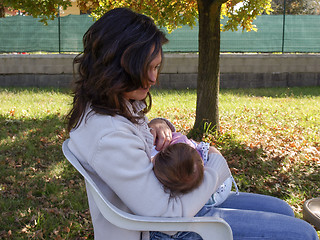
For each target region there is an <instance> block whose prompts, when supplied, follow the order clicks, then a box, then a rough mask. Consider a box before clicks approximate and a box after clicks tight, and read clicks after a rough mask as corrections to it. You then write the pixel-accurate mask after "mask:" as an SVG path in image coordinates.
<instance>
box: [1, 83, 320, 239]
mask: <svg viewBox="0 0 320 240" xmlns="http://www.w3.org/2000/svg"><path fill="white" fill-rule="evenodd" d="M0 101H1V104H0V124H1V126H2V127H1V130H0V137H1V138H0V152H1V154H0V179H1V181H0V191H1V198H0V210H1V218H0V225H1V226H2V227H1V230H0V238H9V239H10V238H11V239H93V229H92V225H91V220H90V215H89V211H88V204H87V199H86V195H85V186H84V182H83V180H82V179H81V177H80V176H79V174H78V173H77V172H76V171H75V170H74V169H73V168H72V167H71V166H70V164H68V162H67V161H66V160H65V159H64V157H63V155H62V152H61V144H62V142H63V141H64V140H65V139H66V138H67V137H68V135H67V133H66V131H65V123H64V117H65V115H66V113H67V112H68V110H69V107H70V103H71V101H72V98H71V96H70V93H69V91H67V90H59V89H30V88H29V89H21V88H20V89H18V88H10V89H4V88H0ZM153 103H154V104H153V108H152V111H151V112H150V113H148V117H149V118H153V117H166V118H168V119H169V120H170V121H171V122H173V123H174V124H175V126H176V128H177V130H178V131H182V132H183V133H187V132H188V131H189V130H190V128H191V127H192V124H193V121H194V117H195V103H196V91H194V90H189V91H160V90H158V91H153ZM219 105H220V129H219V133H220V134H219V136H218V137H216V136H215V135H214V134H212V133H211V132H207V134H205V135H204V136H203V140H206V141H210V142H211V144H213V145H215V146H216V147H217V148H218V149H220V151H221V152H222V153H223V155H224V156H225V157H226V158H227V160H228V162H229V166H230V168H231V170H232V173H233V175H234V178H235V179H236V181H237V183H238V186H239V188H240V190H241V191H246V192H255V193H263V194H268V195H272V196H277V197H280V198H282V199H284V200H285V201H287V202H288V203H289V204H290V205H291V206H292V207H293V209H294V211H295V213H296V216H297V217H299V218H302V205H303V202H304V201H305V200H306V199H309V198H312V197H319V195H320V188H319V181H320V175H319V168H320V126H319V122H320V111H319V105H320V87H312V88H268V89H240V90H221V93H220V104H219ZM208 111H209V109H208Z"/></svg>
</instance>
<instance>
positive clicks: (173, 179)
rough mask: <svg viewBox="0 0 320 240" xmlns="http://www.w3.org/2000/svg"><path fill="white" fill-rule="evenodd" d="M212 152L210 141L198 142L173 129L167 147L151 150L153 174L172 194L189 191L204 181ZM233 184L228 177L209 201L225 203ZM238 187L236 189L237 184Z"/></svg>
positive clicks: (218, 203)
mask: <svg viewBox="0 0 320 240" xmlns="http://www.w3.org/2000/svg"><path fill="white" fill-rule="evenodd" d="M209 152H210V145H209V143H205V142H201V143H199V144H197V143H196V142H194V141H193V140H190V139H188V138H187V137H186V136H184V135H183V134H181V133H178V132H173V133H172V141H171V143H170V145H169V146H168V147H167V148H165V149H163V150H162V151H160V152H158V151H156V150H155V148H153V150H152V153H151V155H152V162H153V170H154V174H155V175H156V177H157V178H158V180H159V181H160V182H161V183H162V184H163V187H164V190H165V191H166V192H169V193H170V195H171V196H172V197H175V196H178V195H179V194H185V193H188V192H190V191H192V190H193V189H195V188H197V187H198V186H199V185H200V184H201V182H202V181H203V174H204V166H205V164H206V162H207V160H208V153H209ZM232 183H234V184H235V182H234V180H233V178H232V177H230V178H228V179H227V180H226V181H225V182H224V183H223V184H222V185H221V186H220V187H219V189H218V190H217V192H215V193H214V194H213V195H212V196H211V198H210V199H209V201H208V202H207V204H212V205H214V206H218V205H220V204H221V203H222V202H224V201H225V199H226V198H227V197H228V195H229V193H230V191H231V188H232ZM235 187H236V189H237V186H236V184H235ZM237 192H238V189H237Z"/></svg>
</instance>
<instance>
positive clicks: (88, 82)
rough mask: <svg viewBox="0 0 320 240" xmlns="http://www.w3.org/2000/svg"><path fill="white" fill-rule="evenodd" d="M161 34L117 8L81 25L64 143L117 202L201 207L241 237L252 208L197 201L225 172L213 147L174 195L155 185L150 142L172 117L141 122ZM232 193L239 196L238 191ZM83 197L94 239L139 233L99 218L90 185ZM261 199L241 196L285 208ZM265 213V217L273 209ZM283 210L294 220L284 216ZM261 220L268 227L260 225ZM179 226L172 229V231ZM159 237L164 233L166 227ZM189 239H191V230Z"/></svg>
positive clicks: (137, 210) (138, 208)
mask: <svg viewBox="0 0 320 240" xmlns="http://www.w3.org/2000/svg"><path fill="white" fill-rule="evenodd" d="M166 42H167V39H166V38H165V36H164V34H163V33H162V32H161V31H159V30H158V28H157V27H156V26H155V24H154V23H153V21H152V20H151V19H150V18H148V17H146V16H144V15H141V14H137V13H134V12H132V11H130V10H128V9H125V8H120V9H114V10H111V11H109V12H107V13H106V14H105V15H104V16H103V17H101V18H100V19H99V20H98V21H97V22H95V23H94V24H93V25H92V26H91V27H90V28H89V30H88V31H87V32H86V34H85V35H84V38H83V43H84V52H83V53H82V54H80V55H79V56H77V57H76V58H75V61H74V63H75V64H79V65H78V72H79V79H78V80H77V81H76V83H75V91H74V101H73V107H72V109H71V111H70V113H69V115H68V117H69V123H68V129H69V131H70V141H69V148H70V150H71V151H72V152H73V153H74V154H75V155H76V156H77V158H78V159H80V161H81V163H82V164H83V166H84V167H85V168H86V170H87V171H88V172H89V173H90V175H91V177H92V178H93V179H94V181H95V183H96V185H97V186H98V187H99V189H100V190H101V191H102V193H103V194H104V195H105V196H106V197H107V198H108V199H109V200H110V201H111V202H112V203H113V204H114V205H116V206H117V207H118V208H120V209H122V210H124V211H127V212H131V213H134V214H138V215H144V216H163V217H177V216H194V215H196V214H197V212H199V210H200V209H201V211H200V212H199V213H198V215H199V214H208V215H219V216H222V217H223V218H224V219H226V221H227V222H228V223H229V224H230V225H231V227H232V229H233V230H234V234H235V235H234V236H235V239H237V238H238V239H241V237H242V236H244V237H245V236H246V233H243V232H242V231H241V225H243V219H245V221H246V223H245V225H248V222H249V223H250V221H251V216H255V215H259V213H258V212H254V213H253V214H250V213H243V214H241V212H240V211H236V213H235V214H234V218H233V217H232V216H233V215H232V216H231V215H230V214H228V213H225V214H224V213H223V212H222V213H221V214H220V212H217V213H216V212H212V209H211V208H207V207H204V208H202V207H203V206H204V204H205V203H206V202H207V200H208V199H209V197H210V196H211V194H213V193H214V192H215V191H216V190H217V189H218V187H219V186H220V185H221V184H222V183H223V182H224V181H225V180H226V179H227V178H228V177H230V171H229V169H228V166H227V164H226V161H225V159H224V158H223V157H222V156H221V155H220V154H217V153H211V154H209V161H208V163H207V166H206V168H205V171H204V180H203V182H202V183H201V185H200V186H199V187H198V188H197V189H195V190H193V191H192V192H190V193H187V194H184V195H182V196H179V197H176V198H171V197H170V194H169V193H166V192H165V191H163V188H162V185H161V183H160V182H159V181H158V180H157V178H156V177H155V175H154V173H153V171H152V167H153V166H152V163H151V161H150V151H151V148H152V146H153V145H154V144H155V145H156V148H157V150H161V149H162V148H165V147H166V146H167V145H168V144H169V143H170V140H171V138H172V131H174V127H173V126H172V124H171V123H170V122H168V121H166V120H164V119H154V120H152V121H151V122H148V120H147V118H146V117H145V113H146V112H147V111H148V110H150V108H151V95H150V93H149V90H150V87H151V86H153V85H154V84H155V83H156V81H157V78H158V74H159V69H160V67H161V63H162V55H163V54H162V45H163V44H165V43H166ZM153 139H155V141H153ZM243 196H245V197H246V196H247V195H246V194H243ZM250 196H251V195H250ZM238 197H239V199H242V198H243V197H241V194H240V195H239V196H237V198H238ZM251 198H252V199H256V198H255V197H251ZM88 199H89V207H90V213H91V217H92V222H93V226H94V234H95V239H106V238H107V239H116V240H118V239H126V240H128V239H140V237H141V234H140V232H135V231H128V230H124V229H120V228H118V227H116V226H114V225H112V224H110V223H109V222H108V221H106V220H105V219H104V218H103V216H102V215H101V213H100V212H99V210H98V209H97V206H96V203H95V202H94V200H93V199H92V196H91V195H90V193H88ZM232 199H233V197H229V198H228V199H227V200H226V201H225V202H224V204H225V206H227V207H230V206H231V207H234V208H240V207H243V201H239V202H238V205H236V204H235V205H234V201H232ZM258 199H259V200H260V199H261V198H258ZM263 199H264V198H263ZM269 201H270V203H268V202H267V203H266V206H261V205H259V206H250V203H252V204H253V203H254V202H253V201H251V202H250V201H249V200H248V202H245V203H248V205H249V206H248V208H256V209H259V207H260V208H261V209H262V210H264V209H267V210H269V209H268V206H271V209H270V211H274V212H284V214H287V215H293V213H292V210H291V209H290V207H289V206H287V205H286V204H285V203H284V202H283V201H281V200H279V199H274V198H271V197H270V199H269ZM254 204H256V203H254ZM229 205H230V206H229ZM232 205H234V206H232ZM241 211H242V210H241ZM268 214H269V217H270V218H271V220H273V218H275V219H278V216H279V215H280V214H276V217H274V216H273V214H272V213H268ZM281 216H282V215H281ZM283 216H284V215H283ZM284 217H287V218H290V220H292V221H294V220H296V219H295V218H293V217H291V216H290V217H289V216H284ZM261 218H262V217H261ZM253 219H254V221H255V220H256V219H255V218H253ZM262 220H263V221H262ZM262 220H261V221H259V222H253V224H254V225H255V226H254V227H253V226H252V225H251V230H252V232H253V233H251V234H253V236H255V235H254V234H255V233H256V231H253V230H256V229H257V226H256V225H257V224H261V225H262V224H266V225H267V227H268V226H269V225H268V224H270V225H272V222H271V220H269V222H271V223H269V222H268V221H267V220H266V219H263V218H262ZM289 222H290V221H289V220H288V221H286V223H288V224H289ZM303 223H304V222H303V221H299V223H297V224H296V225H292V226H293V227H292V228H296V227H297V226H299V227H301V229H302V231H307V232H308V233H309V232H311V230H310V229H312V228H311V227H310V229H309V228H308V227H306V226H304V227H303V226H302V225H303ZM249 225H250V224H249ZM290 226H291V225H290ZM262 227H263V229H265V230H268V229H267V228H266V226H262ZM270 228H271V227H270ZM291 230H292V231H293V230H294V229H291V228H289V227H288V231H287V232H288V235H290V233H291ZM157 234H158V233H157V232H153V233H151V237H152V236H153V237H157ZM159 234H160V233H159ZM161 234H162V233H161ZM179 234H180V233H178V234H177V235H175V236H176V237H179V236H180V235H179ZM186 234H187V235H188V234H193V233H186ZM259 234H260V233H259ZM306 234H307V233H306ZM306 234H304V235H303V236H305V235H306ZM257 236H258V235H257ZM259 236H260V235H259ZM275 236H276V235H275ZM160 237H161V238H163V239H165V238H166V237H167V235H163V236H160ZM189 239H193V235H191V238H189ZM273 239H277V238H273ZM278 239H283V238H278ZM295 239H298V238H295ZM300 239H302V238H300ZM303 239H315V238H303Z"/></svg>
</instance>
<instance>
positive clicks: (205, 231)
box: [86, 183, 233, 240]
mask: <svg viewBox="0 0 320 240" xmlns="http://www.w3.org/2000/svg"><path fill="white" fill-rule="evenodd" d="M86 185H87V189H88V190H89V191H90V193H91V194H92V197H93V198H94V200H95V203H96V204H97V207H98V208H99V210H100V212H101V213H102V215H103V216H104V217H105V218H106V219H108V221H109V222H111V223H112V224H114V225H116V226H118V227H120V228H124V229H127V230H133V231H160V232H177V231H188V232H196V233H198V234H199V235H200V236H201V237H202V238H203V240H209V239H210V240H213V239H216V240H229V239H230V240H232V239H233V237H232V230H231V228H230V226H229V224H228V223H227V222H226V221H224V220H223V219H222V218H215V217H174V218H165V217H147V216H139V215H134V214H130V213H127V212H124V211H122V210H120V209H118V208H116V207H115V206H113V205H112V204H110V203H109V202H107V201H106V200H105V199H104V197H103V196H101V194H100V193H99V192H97V191H96V190H95V188H94V187H93V186H92V185H90V184H88V183H87V184H86ZM107 205H108V207H107Z"/></svg>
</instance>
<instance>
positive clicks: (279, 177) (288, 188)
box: [206, 134, 320, 217]
mask: <svg viewBox="0 0 320 240" xmlns="http://www.w3.org/2000/svg"><path fill="white" fill-rule="evenodd" d="M206 141H208V142H211V143H212V144H213V145H215V146H216V147H218V148H219V149H221V153H222V155H223V156H224V157H225V158H226V159H227V162H228V164H229V167H230V169H231V172H232V174H233V176H234V178H235V180H236V182H237V185H238V187H239V190H240V191H242V192H252V193H260V194H266V195H270V196H274V197H279V198H281V199H283V200H287V201H288V202H289V203H290V204H291V205H293V204H294V205H295V206H293V207H294V209H295V211H296V214H297V215H299V214H300V215H299V216H300V217H301V212H300V211H301V208H302V205H303V202H304V201H305V200H306V199H309V198H312V197H316V196H318V195H319V191H320V189H319V187H318V182H319V180H320V176H319V170H320V168H319V165H318V164H317V162H313V161H309V160H307V159H303V158H301V161H300V162H295V163H292V162H291V161H292V160H290V157H289V156H288V155H284V154H282V153H281V152H280V151H279V152H278V151H276V150H275V151H269V150H266V149H264V148H263V147H262V146H261V147H252V148H251V147H248V146H246V145H244V144H242V143H241V142H240V141H237V140H236V139H235V138H234V137H233V136H232V135H229V134H224V135H222V136H220V137H218V138H216V137H212V136H210V135H209V136H207V138H206Z"/></svg>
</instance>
